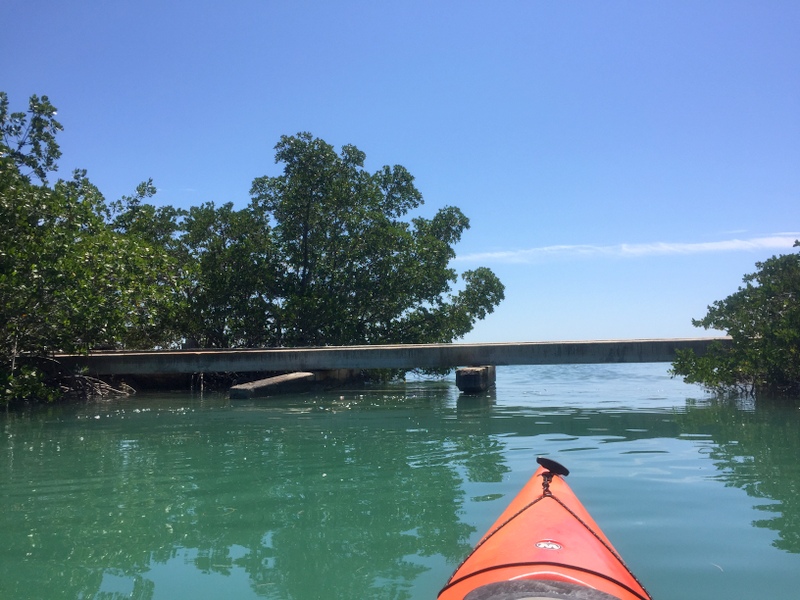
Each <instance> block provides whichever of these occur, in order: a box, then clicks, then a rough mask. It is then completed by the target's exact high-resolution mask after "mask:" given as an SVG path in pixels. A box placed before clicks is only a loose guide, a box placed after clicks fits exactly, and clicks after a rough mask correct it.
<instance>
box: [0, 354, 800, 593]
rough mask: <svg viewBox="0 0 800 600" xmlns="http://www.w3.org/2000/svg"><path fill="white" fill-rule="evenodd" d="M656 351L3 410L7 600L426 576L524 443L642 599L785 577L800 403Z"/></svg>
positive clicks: (763, 586) (795, 578) (430, 579)
mask: <svg viewBox="0 0 800 600" xmlns="http://www.w3.org/2000/svg"><path fill="white" fill-rule="evenodd" d="M666 369H667V365H583V366H558V367H503V368H499V369H498V375H497V387H496V389H495V390H493V391H491V392H489V393H486V394H484V395H482V396H480V397H472V398H464V397H460V396H459V393H458V390H457V389H456V388H455V386H454V384H453V382H452V380H447V381H441V382H412V383H408V384H405V385H384V386H379V387H372V388H366V389H351V390H344V391H337V392H332V393H325V394H306V395H297V396H287V397H281V398H279V399H268V400H257V401H244V402H243V401H236V402H231V401H229V400H226V399H225V397H224V396H222V395H214V394H206V395H204V396H191V395H188V394H174V395H163V394H162V395H152V396H138V397H135V398H132V399H125V400H119V401H111V402H91V403H88V404H81V405H78V406H59V407H45V408H41V409H33V410H31V411H28V412H22V413H8V414H3V415H0V431H1V434H0V507H1V508H0V541H1V542H2V544H0V598H14V599H16V598H53V599H56V598H98V599H99V598H102V599H121V598H137V599H151V598H152V599H157V598H158V599H165V598H170V599H172V598H192V599H200V598H237V599H238V598H242V599H247V598H269V599H292V600H305V599H311V600H313V599H322V598H325V599H326V600H331V599H340V598H341V599H345V598H347V599H353V598H376V599H377V598H381V599H384V598H385V599H398V600H399V599H413V600H417V599H420V600H421V599H423V598H427V599H431V598H435V596H436V593H437V592H438V590H439V588H440V587H441V586H442V585H443V584H444V582H445V581H446V580H447V578H448V577H449V575H450V573H451V572H452V570H453V569H454V568H455V566H456V565H457V563H458V562H459V561H460V560H461V558H463V556H464V555H465V554H466V553H467V552H468V551H469V549H470V548H471V546H472V545H473V544H474V543H475V541H476V540H477V539H478V537H479V536H480V535H481V534H482V533H483V532H484V531H485V530H486V529H487V528H488V527H489V526H490V525H491V523H492V522H493V521H494V519H495V518H496V517H497V515H498V514H499V513H500V512H501V510H502V509H503V508H504V507H505V505H506V504H507V503H508V502H509V500H510V499H511V498H512V497H513V495H514V494H515V493H516V492H517V491H518V490H519V488H521V487H522V485H523V484H524V483H525V481H526V480H527V479H528V478H529V477H530V475H531V473H532V471H533V469H534V467H535V464H534V458H535V456H536V455H538V454H547V455H549V456H551V457H553V458H555V459H557V460H559V461H561V462H563V463H564V464H566V465H567V466H568V467H569V468H570V469H571V471H572V475H571V476H570V478H569V479H570V484H571V486H572V488H573V489H574V490H575V492H576V493H577V494H578V496H579V497H580V498H581V499H582V500H583V502H584V504H585V505H586V506H587V508H588V509H589V510H590V512H592V514H593V516H594V517H595V519H596V520H597V521H598V523H599V524H600V525H601V526H602V527H603V529H604V531H605V532H606V534H607V535H608V536H609V537H610V538H611V540H612V541H613V542H614V544H615V546H616V547H617V549H618V550H619V551H620V552H621V553H622V555H623V556H624V557H626V559H627V562H628V563H629V566H630V567H631V569H632V570H633V571H634V572H635V573H636V574H637V576H638V577H639V578H640V579H641V580H642V581H643V583H644V584H645V586H646V587H647V588H648V589H649V591H650V592H651V593H652V594H653V596H654V597H655V598H657V599H659V600H670V599H673V600H678V599H681V600H689V599H701V598H703V599H717V598H725V599H726V600H731V599H736V598H742V599H745V598H747V599H752V598H795V597H797V593H798V592H797V590H798V587H800V468H798V459H799V458H800V410H798V409H797V407H796V406H792V407H788V406H785V405H784V406H781V405H763V406H762V405H759V406H757V407H756V406H753V405H748V404H746V403H745V404H739V405H736V404H731V403H721V402H715V401H713V400H712V399H710V398H709V397H707V396H706V395H704V393H703V392H702V391H701V390H700V389H699V388H696V387H691V386H686V385H684V384H683V383H681V382H680V381H676V380H672V379H670V378H669V377H668V375H667V374H666Z"/></svg>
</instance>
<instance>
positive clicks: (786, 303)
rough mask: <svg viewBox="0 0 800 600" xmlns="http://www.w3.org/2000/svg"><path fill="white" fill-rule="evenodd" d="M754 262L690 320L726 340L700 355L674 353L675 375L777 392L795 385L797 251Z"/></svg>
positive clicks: (799, 295)
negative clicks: (731, 289)
mask: <svg viewBox="0 0 800 600" xmlns="http://www.w3.org/2000/svg"><path fill="white" fill-rule="evenodd" d="M798 245H800V243H798V242H796V243H795V246H798ZM756 267H757V268H758V271H757V272H755V273H751V274H749V275H746V276H745V277H744V278H743V281H744V284H745V285H744V286H741V287H739V290H738V291H737V292H735V293H734V294H731V295H730V296H728V297H727V298H725V299H724V300H719V301H716V302H714V304H713V305H711V306H710V307H709V308H708V314H706V316H705V317H704V318H702V319H694V320H693V321H692V323H693V324H694V325H695V326H696V327H703V328H705V329H717V330H721V331H725V332H727V334H728V335H729V336H730V337H731V340H732V343H731V344H730V345H729V346H722V345H716V346H714V347H712V348H710V350H709V352H708V353H706V354H705V355H703V356H696V355H695V354H694V353H693V352H691V351H685V352H682V353H679V355H678V357H677V360H676V361H675V363H674V364H673V373H674V374H675V375H681V376H683V377H684V380H685V381H687V382H689V383H700V384H702V385H704V386H706V387H708V388H710V389H713V390H716V391H720V392H736V393H739V392H746V393H759V394H760V393H767V394H776V393H777V394H780V393H790V392H795V391H797V390H798V388H800V254H785V255H780V256H773V257H772V258H770V259H768V260H766V261H764V262H759V263H756Z"/></svg>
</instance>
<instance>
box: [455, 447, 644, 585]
mask: <svg viewBox="0 0 800 600" xmlns="http://www.w3.org/2000/svg"><path fill="white" fill-rule="evenodd" d="M537 462H538V463H539V464H540V465H541V466H540V467H539V469H538V470H537V471H536V473H535V474H534V476H533V477H532V478H531V480H530V481H528V483H527V484H526V485H525V487H524V488H522V491H521V492H520V493H519V494H518V495H517V497H516V498H514V500H513V501H512V502H511V504H509V506H508V508H506V510H505V512H503V514H502V515H500V518H499V519H497V521H496V522H495V524H494V525H493V526H492V527H491V528H490V529H489V531H488V532H487V533H486V534H485V535H484V536H483V538H481V540H480V541H479V542H478V544H477V545H476V546H475V548H474V549H473V551H472V553H471V554H470V555H469V556H468V557H467V558H466V559H465V560H464V562H463V563H461V566H459V567H458V569H456V572H455V573H453V576H452V577H451V578H450V581H448V582H447V585H446V586H445V587H444V589H442V591H441V592H440V593H439V600H527V599H529V598H531V599H533V598H536V599H539V600H543V599H551V600H559V599H562V598H564V599H566V598H569V599H571V600H651V598H650V595H649V594H648V593H647V591H645V589H644V588H643V587H642V585H641V584H640V583H639V581H638V580H637V579H636V577H634V575H633V573H631V571H630V569H628V567H627V566H625V563H624V562H623V561H622V558H621V557H620V555H619V553H617V551H616V550H615V549H614V547H613V546H612V545H611V542H610V541H609V540H608V538H607V537H606V536H605V534H604V533H603V532H602V531H601V530H600V528H599V527H598V526H597V523H595V522H594V519H592V517H591V516H590V515H589V513H588V512H587V511H586V509H585V508H584V507H583V504H581V503H580V501H579V500H578V498H577V496H575V494H574V493H573V492H572V490H571V489H570V488H569V486H568V485H567V484H566V482H565V481H564V477H565V476H566V475H567V474H569V471H568V470H567V469H566V468H565V467H563V466H562V465H560V464H559V463H557V462H556V461H554V460H550V459H547V458H539V459H537Z"/></svg>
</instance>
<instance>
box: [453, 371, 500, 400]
mask: <svg viewBox="0 0 800 600" xmlns="http://www.w3.org/2000/svg"><path fill="white" fill-rule="evenodd" d="M496 380H497V371H496V369H495V367H494V365H487V366H483V367H464V368H461V369H458V370H456V386H457V387H458V389H459V390H461V391H462V392H464V393H465V394H476V393H479V392H485V391H486V390H488V389H489V388H490V387H492V386H493V385H494V383H495V381H496Z"/></svg>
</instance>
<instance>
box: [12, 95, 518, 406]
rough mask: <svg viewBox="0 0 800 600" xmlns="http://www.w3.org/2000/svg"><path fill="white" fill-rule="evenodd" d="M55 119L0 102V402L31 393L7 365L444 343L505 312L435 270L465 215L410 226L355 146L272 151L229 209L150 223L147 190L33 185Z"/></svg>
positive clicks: (45, 168)
mask: <svg viewBox="0 0 800 600" xmlns="http://www.w3.org/2000/svg"><path fill="white" fill-rule="evenodd" d="M55 114H56V111H55V108H54V107H53V106H52V105H51V104H50V102H49V100H48V99H47V97H46V96H42V97H41V98H38V97H37V96H32V97H31V99H30V102H29V107H28V111H27V112H19V113H10V112H9V110H8V99H7V97H6V95H5V94H4V93H0V219H2V222H3V223H4V228H3V230H2V231H0V310H2V315H0V316H2V324H3V329H2V332H0V353H1V355H0V385H2V389H0V401H2V399H3V398H5V399H6V400H7V399H8V398H12V397H18V396H20V395H22V396H25V395H35V394H36V393H39V394H41V393H43V392H42V391H41V389H40V388H37V387H36V385H34V384H36V382H38V381H40V380H41V377H40V375H41V373H38V374H37V373H33V372H29V371H26V370H25V369H26V367H23V366H21V365H20V362H19V359H20V357H23V356H24V357H26V358H27V359H29V358H31V357H47V356H51V355H52V354H53V353H55V352H80V351H86V350H88V349H90V348H92V347H94V346H97V345H101V344H102V345H113V346H115V347H124V348H137V349H148V348H159V347H161V348H165V347H166V348H168V347H178V346H181V345H190V346H199V347H209V348H236V347H276V346H309V345H318V346H321V345H348V344H370V343H426V342H451V341H453V340H455V339H458V338H460V337H462V336H463V335H465V334H466V333H468V332H469V331H470V330H471V329H472V327H473V326H474V324H475V322H476V321H477V320H479V319H483V318H485V317H486V315H487V314H489V313H491V312H492V311H493V310H494V308H495V306H497V304H498V303H499V302H500V301H502V299H503V297H504V288H503V285H502V283H500V281H499V280H498V278H497V277H496V276H495V275H494V273H492V271H491V270H489V269H487V268H483V267H481V268H477V269H475V270H471V271H466V272H464V273H462V274H461V276H460V278H459V275H458V273H457V272H456V271H455V270H454V269H453V268H452V267H451V266H450V262H451V260H452V259H453V258H454V257H455V250H454V245H455V244H456V243H458V242H459V240H460V239H461V236H462V234H463V233H464V231H466V230H467V229H468V228H469V220H468V219H467V218H466V216H464V214H463V213H462V212H461V211H460V210H459V209H458V208H456V207H453V206H446V207H444V208H441V209H440V210H438V211H437V212H436V213H435V214H434V216H433V217H431V218H424V217H422V216H413V217H411V216H410V215H409V213H411V211H414V210H415V209H418V208H419V207H420V206H421V205H422V203H423V198H422V194H421V193H420V192H419V190H417V188H416V187H415V186H414V178H413V177H412V175H411V174H410V173H409V172H408V171H407V170H406V169H405V168H404V167H402V166H399V165H395V166H392V167H389V166H384V167H382V168H380V169H378V170H377V171H375V172H369V171H368V170H367V169H366V168H365V167H364V164H365V159H366V156H365V154H364V153H363V152H362V151H360V150H359V149H358V148H356V147H355V146H352V145H346V146H344V147H342V149H341V152H339V153H337V152H336V151H335V150H334V148H333V147H332V146H331V145H329V144H327V143H326V142H324V141H323V140H320V139H318V138H315V137H313V136H312V135H311V134H309V133H300V134H297V135H295V136H284V137H282V138H281V139H280V141H279V142H278V144H277V146H276V147H275V151H276V153H275V160H276V162H277V163H278V164H280V165H282V173H281V174H279V175H277V176H263V177H258V178H256V179H255V180H254V181H253V184H252V189H251V199H250V202H249V204H248V205H247V206H246V207H245V208H242V209H236V208H235V207H234V204H233V203H231V202H227V203H224V204H221V205H219V206H217V205H215V204H214V203H213V202H207V203H204V204H201V205H199V206H194V207H191V208H189V209H188V210H185V209H181V208H174V207H172V206H169V205H161V206H158V207H157V206H155V205H154V204H152V203H150V202H149V198H151V197H152V196H153V195H154V194H155V192H156V189H155V186H154V185H153V182H152V181H146V182H143V183H142V184H140V185H139V186H138V187H137V189H136V190H135V193H134V194H132V195H131V196H126V197H123V198H121V199H119V200H116V201H114V202H110V203H109V202H106V200H105V198H104V197H103V195H102V194H101V193H100V191H99V190H98V189H97V188H96V187H95V186H94V185H93V184H92V183H91V182H90V181H89V179H88V177H87V174H86V172H85V171H76V172H75V173H74V175H73V177H72V179H70V180H66V181H65V180H58V181H57V182H56V183H55V184H53V185H52V186H50V185H49V184H48V183H47V179H46V177H47V174H48V173H49V172H52V171H54V170H56V168H57V159H58V157H59V156H60V150H59V148H58V144H57V143H56V140H55V135H56V133H57V132H58V131H60V130H61V125H60V124H59V123H58V122H57V121H56V120H55ZM34 178H35V179H36V180H38V181H34V180H33V179H34ZM26 364H30V361H27V362H26ZM23 382H24V385H23ZM29 384H30V385H29ZM31 385H32V386H33V387H31ZM26 386H28V387H26ZM34 388H35V389H39V391H38V392H31V390H33V389H34ZM26 390H27V391H26Z"/></svg>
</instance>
